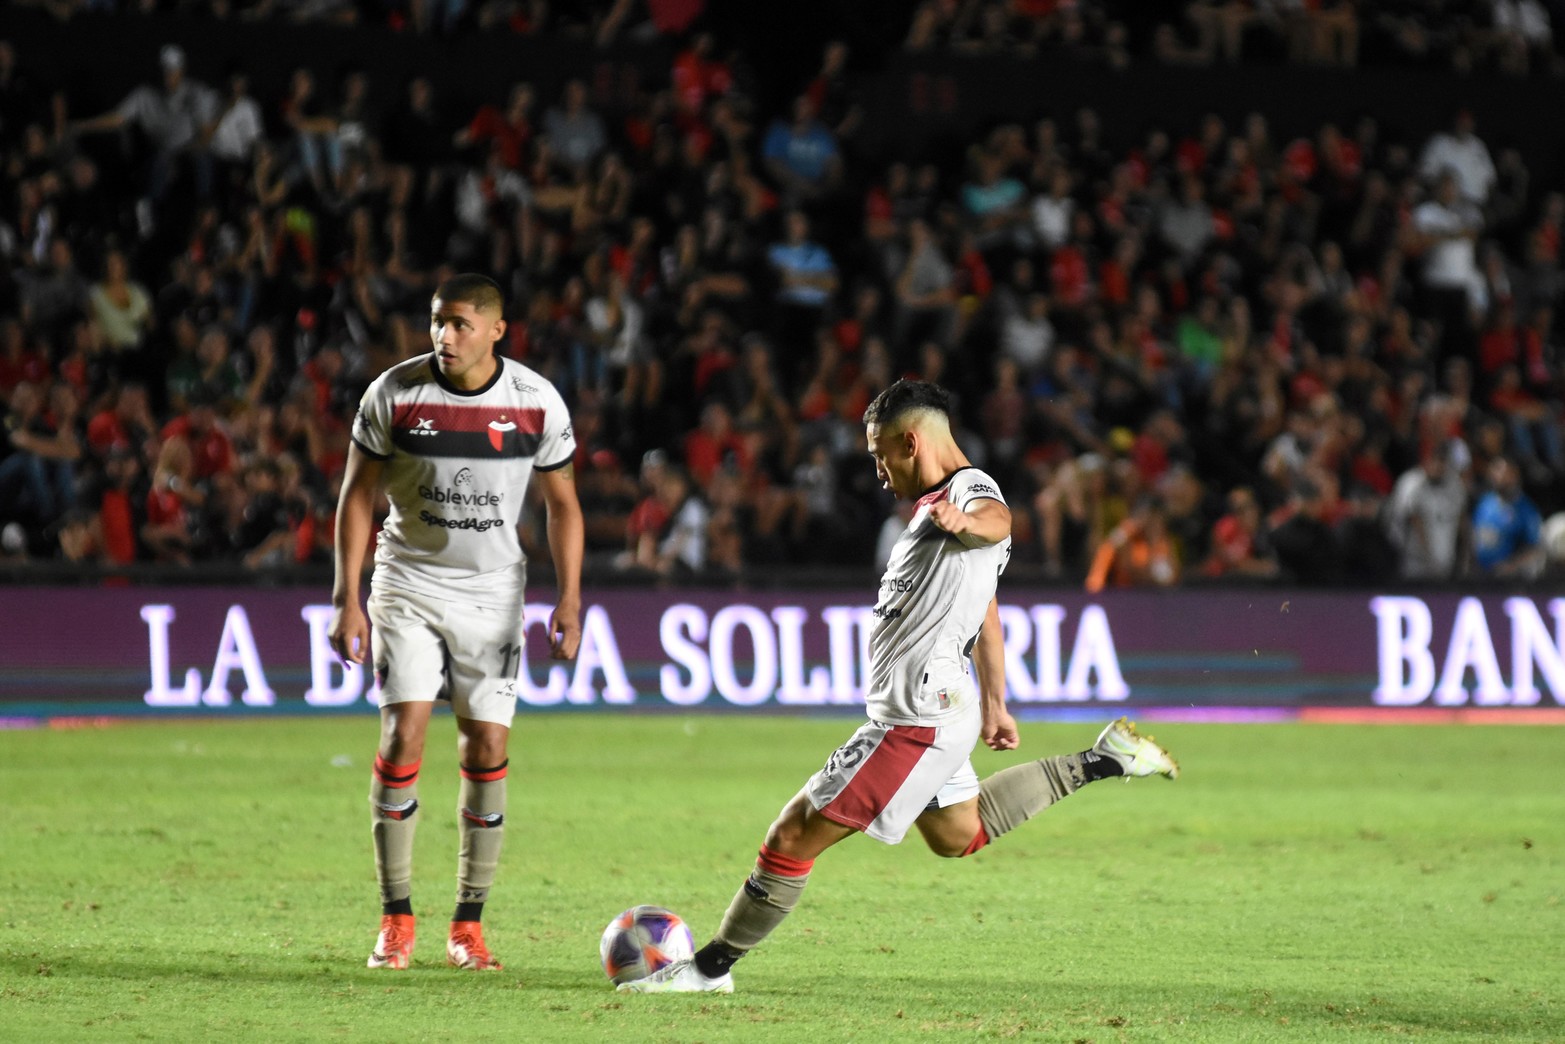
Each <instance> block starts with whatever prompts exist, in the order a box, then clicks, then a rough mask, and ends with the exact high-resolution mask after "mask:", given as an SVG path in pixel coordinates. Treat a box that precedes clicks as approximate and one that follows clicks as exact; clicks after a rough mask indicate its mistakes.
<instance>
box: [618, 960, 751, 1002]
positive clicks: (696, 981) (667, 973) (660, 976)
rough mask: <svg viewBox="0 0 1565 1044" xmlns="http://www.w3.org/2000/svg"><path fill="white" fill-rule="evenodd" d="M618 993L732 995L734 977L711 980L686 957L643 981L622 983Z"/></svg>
mask: <svg viewBox="0 0 1565 1044" xmlns="http://www.w3.org/2000/svg"><path fill="white" fill-rule="evenodd" d="M615 989H616V990H618V991H619V992H620V993H732V992H734V977H733V976H732V975H730V974H728V973H727V972H724V973H723V974H721V975H719V976H718V977H717V978H715V979H711V978H708V977H706V976H705V975H702V974H701V969H700V968H697V967H696V962H695V958H693V957H686V958H684V959H683V960H678V961H675V962H674V963H673V964H669V965H665V966H664V967H662V968H659V969H658V970H657V971H655V972H653V973H652V974H651V975H648V976H647V977H646V978H644V979H636V980H634V981H633V982H622V983H620V984H619V985H618V986H616V987H615Z"/></svg>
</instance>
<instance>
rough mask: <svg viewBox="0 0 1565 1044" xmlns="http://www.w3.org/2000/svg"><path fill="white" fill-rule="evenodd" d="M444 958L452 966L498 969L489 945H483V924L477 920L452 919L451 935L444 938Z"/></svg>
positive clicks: (484, 969) (472, 968)
mask: <svg viewBox="0 0 1565 1044" xmlns="http://www.w3.org/2000/svg"><path fill="white" fill-rule="evenodd" d="M446 960H447V961H449V962H450V963H451V966H452V967H453V968H466V969H467V970H468V971H499V970H500V962H499V961H497V960H495V958H494V954H492V953H490V952H489V947H487V946H485V945H484V926H483V925H482V924H480V923H479V922H477V921H452V922H451V937H450V938H449V939H447V940H446Z"/></svg>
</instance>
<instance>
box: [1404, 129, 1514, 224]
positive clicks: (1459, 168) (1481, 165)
mask: <svg viewBox="0 0 1565 1044" xmlns="http://www.w3.org/2000/svg"><path fill="white" fill-rule="evenodd" d="M1476 126H1477V123H1476V121H1475V120H1474V119H1473V113H1472V110H1471V109H1460V110H1458V111H1457V113H1456V116H1455V118H1453V119H1452V121H1451V130H1449V131H1442V132H1441V133H1439V134H1436V135H1434V136H1433V137H1432V138H1430V139H1429V141H1428V142H1427V143H1426V144H1425V145H1424V151H1423V153H1422V154H1421V155H1420V156H1419V158H1418V173H1419V176H1420V177H1422V178H1423V179H1424V180H1425V181H1427V182H1430V183H1431V184H1433V183H1435V182H1436V181H1438V180H1439V179H1440V178H1441V177H1443V176H1444V175H1446V174H1447V173H1449V174H1452V175H1454V176H1455V178H1456V187H1457V189H1458V190H1459V191H1460V192H1461V195H1462V198H1463V199H1465V200H1467V202H1469V203H1472V204H1474V205H1476V206H1479V207H1481V206H1483V205H1484V204H1485V203H1487V202H1488V201H1489V192H1490V190H1491V189H1493V188H1494V182H1495V177H1496V174H1495V169H1494V160H1493V159H1492V158H1491V157H1490V156H1489V148H1488V146H1487V145H1485V144H1484V143H1483V139H1481V138H1479V137H1478V135H1477V134H1476V133H1474V132H1475V130H1476Z"/></svg>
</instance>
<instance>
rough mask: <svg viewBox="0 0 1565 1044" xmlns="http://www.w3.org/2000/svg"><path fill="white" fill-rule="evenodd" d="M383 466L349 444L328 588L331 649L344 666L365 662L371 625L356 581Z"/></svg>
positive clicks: (361, 569)
mask: <svg viewBox="0 0 1565 1044" xmlns="http://www.w3.org/2000/svg"><path fill="white" fill-rule="evenodd" d="M384 469H385V464H384V462H382V461H379V460H376V459H375V458H374V457H371V456H370V455H369V454H367V453H365V452H364V451H363V450H361V449H359V447H358V445H357V444H355V443H350V444H349V445H348V464H347V469H346V470H345V471H344V473H343V478H342V493H341V494H340V495H339V496H338V498H337V534H336V551H335V554H334V555H333V560H334V562H335V564H336V575H335V578H334V580H333V581H332V589H331V604H332V614H331V627H330V629H329V630H328V631H327V637H328V638H329V639H330V640H331V647H332V648H333V649H334V650H335V651H336V653H337V655H338V656H340V657H342V659H343V660H344V661H345V662H349V663H363V662H364V657H365V654H366V653H367V652H368V650H369V639H370V627H369V620H367V619H366V618H365V616H364V608H363V606H362V604H361V600H360V598H359V578H360V577H361V576H362V575H363V573H364V555H365V553H366V552H367V551H368V550H369V541H370V528H371V526H372V525H373V524H374V520H375V492H376V490H378V489H379V488H380V479H381V472H382V471H383V470H384Z"/></svg>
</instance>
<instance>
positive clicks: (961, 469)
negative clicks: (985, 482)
mask: <svg viewBox="0 0 1565 1044" xmlns="http://www.w3.org/2000/svg"><path fill="white" fill-rule="evenodd" d="M975 467H977V465H976V464H963V465H962V466H961V467H959V468H957V469H956V470H955V471H953V472H951V474H949V475H947V476H946V477H945V478H943V479H941V480H940V481H939V482H936V483H935V484H934V485H933V486H930V487H929V488H928V489H926V490H924V491H923V492H922V493H920V494H919V495H918V499H919V500H923V499H924V498H925V497H927V496H929V494H931V493H933V492H934V491H935V490H937V489H939V488H940V487H941V486H944V485H947V484H948V483H950V481H951V480H952V479H954V478H956V476H957V475H959V474H960V473H962V472H964V471H967V470H969V469H971V468H975Z"/></svg>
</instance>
